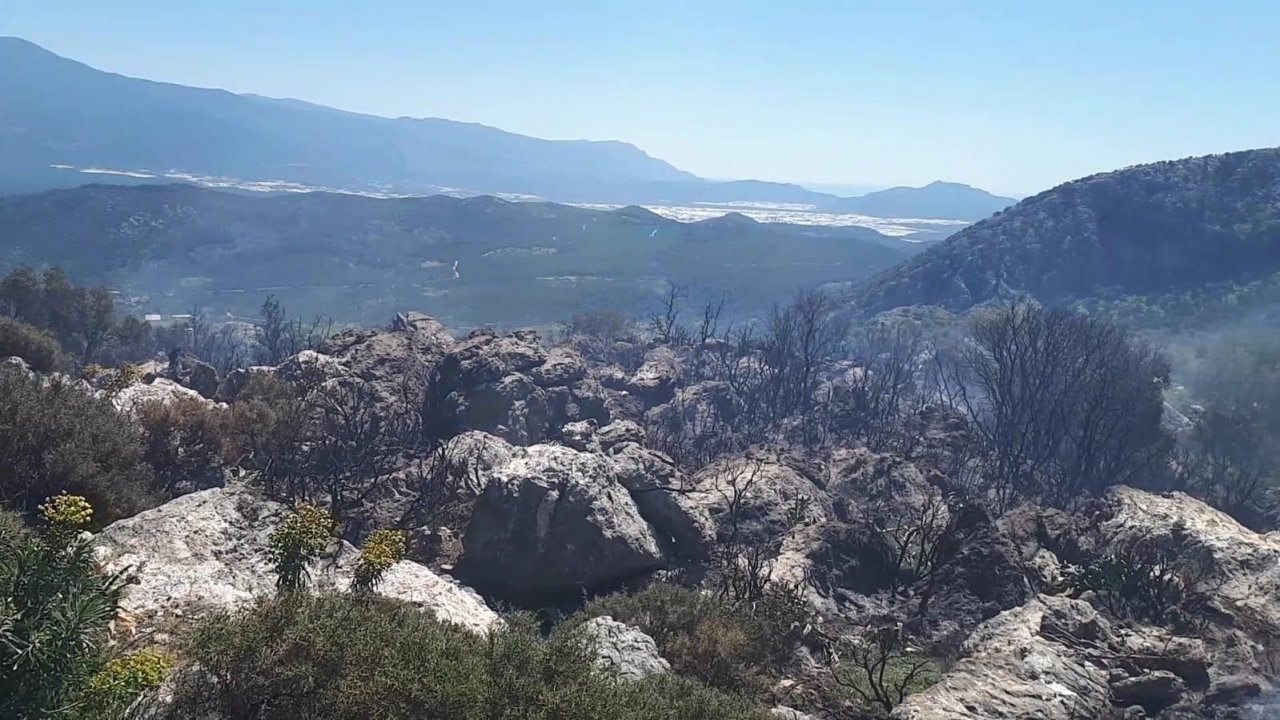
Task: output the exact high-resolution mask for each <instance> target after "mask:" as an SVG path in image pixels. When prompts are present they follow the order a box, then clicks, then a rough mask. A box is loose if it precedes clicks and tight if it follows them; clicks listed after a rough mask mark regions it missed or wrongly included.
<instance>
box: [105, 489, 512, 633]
mask: <svg viewBox="0 0 1280 720" xmlns="http://www.w3.org/2000/svg"><path fill="white" fill-rule="evenodd" d="M286 514H287V508H285V507H284V506H283V505H281V504H279V503H276V502H272V501H269V500H265V499H263V498H262V497H260V496H258V495H257V494H256V493H254V492H253V491H251V490H249V489H248V488H245V487H244V486H242V485H234V486H229V487H226V488H217V489H212V490H204V491H201V492H195V493H191V494H189V495H184V496H182V497H180V498H177V499H176V500H171V501H169V502H167V503H165V504H164V505H161V506H160V507H157V508H153V509H151V510H147V511H145V512H142V513H139V514H137V515H135V516H133V517H131V518H128V519H125V520H120V521H117V522H115V523H113V524H111V525H109V526H107V527H106V528H105V529H104V530H103V531H102V532H101V533H100V534H99V535H98V536H97V538H96V541H97V543H98V553H99V557H100V560H101V562H102V563H103V565H104V567H105V568H106V569H107V570H108V571H115V570H122V569H126V570H127V571H128V572H129V573H130V574H131V575H132V576H133V578H134V582H133V583H132V584H131V585H130V586H129V589H128V592H127V594H126V595H125V598H124V600H123V602H122V604H121V606H122V609H123V611H124V614H125V617H127V618H130V619H131V620H132V621H133V622H135V623H138V624H140V625H146V624H150V623H157V624H162V621H163V619H164V618H166V617H174V616H179V615H188V614H191V613H193V612H201V611H205V610H211V609H217V610H230V609H236V608H242V607H246V606H248V605H250V604H251V603H253V602H254V601H255V600H256V599H258V598H262V597H267V596H270V595H272V594H274V593H275V582H276V578H275V574H274V572H273V571H272V567H271V563H270V561H269V559H268V555H267V552H268V538H269V536H270V534H271V532H272V531H273V530H274V529H275V528H276V527H278V526H279V524H280V523H281V522H282V521H283V519H284V517H285V516H286ZM357 557H358V552H357V551H356V550H355V548H353V547H352V546H351V545H349V544H347V543H339V544H338V548H337V552H336V555H335V556H334V557H331V558H328V559H325V560H323V561H321V562H319V563H317V564H316V566H315V567H313V568H312V579H313V582H314V583H315V585H316V586H318V587H320V588H328V589H333V590H344V589H346V588H348V587H349V586H350V583H351V577H352V573H353V571H354V566H355V561H356V558H357ZM377 591H378V592H379V593H381V594H382V595H385V596H387V597H390V598H394V599H398V600H403V601H406V602H409V603H412V604H414V605H416V606H418V607H421V608H422V609H424V610H429V611H430V612H432V613H434V614H435V615H436V617H438V618H439V619H441V620H444V621H448V622H452V623H455V624H457V625H460V626H462V627H465V628H468V629H471V630H475V631H477V632H484V631H487V630H488V629H489V628H490V627H492V626H493V625H494V624H495V623H497V622H500V621H499V619H498V616H497V615H496V614H495V613H494V612H493V611H492V610H490V609H489V608H488V606H486V605H485V603H484V601H483V600H482V599H481V598H480V596H479V595H477V594H476V593H475V592H474V591H472V590H470V589H468V588H465V587H462V586H461V585H459V584H457V583H456V582H454V581H452V580H450V579H447V578H444V577H441V576H439V575H437V574H435V573H433V572H432V571H431V570H429V569H427V568H425V567H423V566H421V565H418V564H417V563H413V562H408V561H402V562H400V563H397V564H396V565H395V566H393V567H392V568H391V569H389V570H388V571H387V573H386V576H385V577H384V579H383V582H382V583H381V584H380V585H379V586H378V588H377Z"/></svg>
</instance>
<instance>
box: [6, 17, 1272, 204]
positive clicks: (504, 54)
mask: <svg viewBox="0 0 1280 720" xmlns="http://www.w3.org/2000/svg"><path fill="white" fill-rule="evenodd" d="M1277 28H1280V2H1275V0H1225V1H1222V0H1219V1H1218V2H1208V1H1207V0H1206V1H1201V2H1184V1H1181V0H1163V1H1162V2H1149V1H1148V0H1124V1H1122V2H1116V1H1115V0H1107V1H1103V0H1075V1H1073V2H1069V3H1068V2H1053V1H1045V2H1040V1H1038V0H1033V1H1030V2H1028V1H1027V0H1019V1H1017V2H1013V1H1008V2H1006V1H1004V0H1000V1H996V0H986V1H984V0H971V1H970V2H954V0H945V1H943V0H939V1H937V2H910V1H909V0H899V1H897V2H872V1H866V2H860V1H858V0H831V1H829V2H812V1H809V0H787V1H786V2H782V1H781V0H771V1H769V2H757V1H756V0H736V1H735V2H720V1H719V0H680V1H677V2H671V1H668V0H645V1H640V0H633V1H631V2H615V1H613V0H595V1H594V2H587V1H586V0H581V1H578V2H565V1H557V0H538V1H533V0H524V1H521V2H515V1H512V2H485V1H483V0H467V1H466V2H435V1H431V0H416V1H413V0H381V1H379V0H363V1H362V2H359V3H357V2H351V1H350V0H306V1H303V0H295V1H293V2H281V1H275V2H272V1H270V0H216V1H214V0H205V1H204V2H193V1H186V0H169V1H168V2H155V1H153V0H111V2H102V0H0V35H16V36H18V37H22V38H25V39H27V40H31V41H32V42H35V43H37V44H39V45H42V46H44V47H45V48H47V49H49V50H52V51H54V52H56V53H58V54H60V55H64V56H67V57H71V58H74V59H77V60H80V61H82V62H86V63H88V64H90V65H93V66H95V67H98V68H101V69H104V70H110V71H112V72H118V73H122V74H125V75H131V76H135V77H143V78H148V79H153V80H163V81H169V82H176V83H181V84H184V85H195V86H201V87H219V88H225V89H228V90H231V91H235V92H252V93H258V94H262V95H269V96H274V97H295V98H299V99H303V100H308V101H311V102H317V103H321V104H325V105H331V106H333V107H338V108H342V109H346V110H354V111H359V112H365V113H371V114H376V115H385V116H393V117H399V116H413V117H444V118H449V119H453V120H462V121H469V122H479V123H484V124H486V125H493V126H496V127H500V128H502V129H504V130H509V131H513V132H519V133H524V134H527V135H533V136H537V137H544V138H552V139H591V140H623V141H626V142H630V143H632V144H634V145H636V146H638V147H640V148H642V149H643V150H645V151H646V152H648V153H649V154H651V155H653V156H655V157H659V158H662V159H664V160H666V161H668V162H671V163H672V164H674V165H676V166H677V167H679V168H681V169H684V170H688V171H690V172H693V173H696V174H698V175H701V176H703V177H709V178H717V179H731V178H732V179H736V178H757V179H762V180H773V181H780V182H801V183H813V184H825V185H832V184H844V185H854V186H890V185H922V184H925V183H928V182H930V181H933V180H940V179H941V180H948V181H958V182H966V183H970V184H972V185H976V186H979V187H983V188H986V189H989V190H992V191H995V192H999V193H1005V194H1011V195H1018V196H1021V195H1028V194H1031V193H1034V192H1037V191H1039V190H1042V189H1045V188H1048V187H1052V186H1054V185H1056V184H1058V183H1061V182H1065V181H1067V180H1070V179H1073V178H1076V177H1081V176H1084V175H1088V174H1090V173H1094V172H1100V171H1105V170H1111V169H1115V168H1118V167H1123V166H1127V165H1132V164H1136V163H1141V162H1149V161H1154V160H1162V159H1173V158H1179V157H1187V156H1191V155H1201V154H1207V153H1213V152H1224V151H1229V150H1239V149H1245V148H1252V147H1265V146H1276V145H1280V43H1277V41H1276V40H1277V33H1280V30H1277Z"/></svg>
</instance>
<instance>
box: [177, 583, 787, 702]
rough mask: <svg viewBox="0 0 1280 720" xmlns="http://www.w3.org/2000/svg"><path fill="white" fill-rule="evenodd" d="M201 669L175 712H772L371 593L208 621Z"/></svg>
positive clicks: (577, 640) (568, 639)
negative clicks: (621, 676)
mask: <svg viewBox="0 0 1280 720" xmlns="http://www.w3.org/2000/svg"><path fill="white" fill-rule="evenodd" d="M189 653H190V661H191V662H192V663H193V664H195V665H198V667H199V668H200V672H199V673H192V674H190V675H189V676H184V675H183V674H182V673H179V675H178V678H179V679H178V682H177V683H176V688H175V689H176V695H175V700H174V704H173V706H172V707H171V708H170V710H169V713H170V715H169V716H170V717H172V718H175V719H177V718H184V719H185V718H190V717H202V716H206V714H216V715H219V716H222V717H232V718H238V719H244V720H275V719H277V718H279V719H282V720H283V719H285V718H326V719H327V720H356V719H357V718H360V719H363V718H379V719H380V720H401V719H404V720H409V719H410V718H412V719H414V720H417V719H419V718H422V719H429V718H440V719H441V720H444V719H446V718H448V719H449V720H473V719H474V720H551V719H552V718H555V719H556V720H588V719H590V720H598V719H599V718H610V720H642V719H643V720H663V719H669V720H688V719H689V718H704V719H705V720H721V719H723V720H730V719H733V720H738V719H743V720H757V719H758V720H763V719H764V718H765V717H767V716H766V715H764V714H763V713H761V712H759V711H758V710H755V709H753V708H751V707H750V706H749V705H748V704H746V703H745V702H743V701H740V700H735V699H732V698H730V697H727V696H724V695H721V694H719V693H716V692H713V691H710V690H707V689H706V688H703V687H700V686H698V685H696V684H694V683H691V682H689V681H686V680H680V679H677V678H656V679H652V680H646V681H641V682H638V683H622V682H617V681H614V680H613V679H611V678H608V677H606V676H604V675H602V674H600V673H599V672H597V671H595V669H594V653H593V652H592V650H591V648H590V646H589V644H588V643H587V642H585V641H584V639H583V638H581V637H580V636H579V635H578V634H577V633H575V632H572V631H568V630H565V631H561V632H556V633H553V634H552V635H551V637H550V638H547V639H542V638H540V637H539V635H538V632H537V629H536V627H535V626H534V625H533V624H532V623H531V622H530V621H529V620H527V619H524V618H514V619H513V620H512V621H511V622H510V624H509V626H508V627H506V628H498V629H495V630H494V631H492V632H491V633H490V635H489V636H488V637H484V636H480V635H476V634H473V633H471V632H468V631H466V630H463V629H461V628H459V627H457V626H454V625H450V624H447V623H441V622H438V621H436V620H434V619H433V618H432V617H431V616H430V615H429V614H425V613H422V612H421V611H419V610H417V609H415V608H412V607H410V606H408V605H405V604H401V603H395V602H391V601H387V600H383V599H378V598H374V597H369V596H355V595H345V596H334V595H325V596H319V597H315V596H309V595H305V594H291V595H286V596H281V597H277V598H275V599H273V600H269V601H266V602H264V603H262V604H260V605H258V606H256V607H254V608H252V609H250V610H249V611H247V612H245V613H243V614H240V615H220V616H216V617H213V618H211V619H209V620H207V621H205V622H203V623H202V624H201V625H200V626H199V627H198V628H197V629H196V631H195V632H194V634H193V637H192V639H191V643H190V648H189Z"/></svg>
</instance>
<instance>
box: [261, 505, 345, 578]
mask: <svg viewBox="0 0 1280 720" xmlns="http://www.w3.org/2000/svg"><path fill="white" fill-rule="evenodd" d="M333 530H334V520H333V516H332V515H330V514H329V512H328V511H327V510H325V509H324V508H322V507H320V506H319V505H308V504H305V503H304V504H302V505H299V506H298V507H296V508H294V510H293V512H292V513H290V514H289V517H287V518H285V520H284V523H282V524H281V525H280V527H278V528H276V529H275V530H274V531H272V533H271V537H270V538H269V540H268V542H269V543H270V547H269V548H268V553H269V555H270V557H271V564H272V566H273V567H274V568H275V571H276V588H277V589H279V590H280V591H281V592H294V591H297V590H302V589H305V588H306V586H307V578H308V570H307V568H308V566H309V565H311V563H312V561H314V560H315V559H316V557H317V556H318V555H319V554H320V553H322V552H324V550H325V548H326V547H327V546H328V545H329V540H330V538H331V536H332V534H333Z"/></svg>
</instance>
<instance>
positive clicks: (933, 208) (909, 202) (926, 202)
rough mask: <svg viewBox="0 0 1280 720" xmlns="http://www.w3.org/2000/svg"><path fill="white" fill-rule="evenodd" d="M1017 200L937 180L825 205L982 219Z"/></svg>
mask: <svg viewBox="0 0 1280 720" xmlns="http://www.w3.org/2000/svg"><path fill="white" fill-rule="evenodd" d="M1016 202H1018V201H1017V200H1015V199H1014V198H1009V197H1000V196H998V195H992V194H991V193H989V192H987V191H986V190H980V189H978V188H975V187H971V186H969V185H964V184H962V183H950V182H942V181H936V182H932V183H929V184H928V185H925V186H924V187H920V188H913V187H894V188H889V189H887V190H879V191H877V192H872V193H867V194H866V195H861V196H859V197H851V198H843V199H840V200H836V201H833V202H830V203H828V204H827V205H825V206H824V207H825V209H827V210H830V211H832V212H852V213H860V214H862V215H872V216H875V217H900V218H928V219H947V220H981V219H983V218H985V217H988V216H990V215H992V214H994V213H997V212H999V211H1001V210H1003V209H1005V208H1007V207H1009V206H1010V205H1013V204H1014V203H1016Z"/></svg>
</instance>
